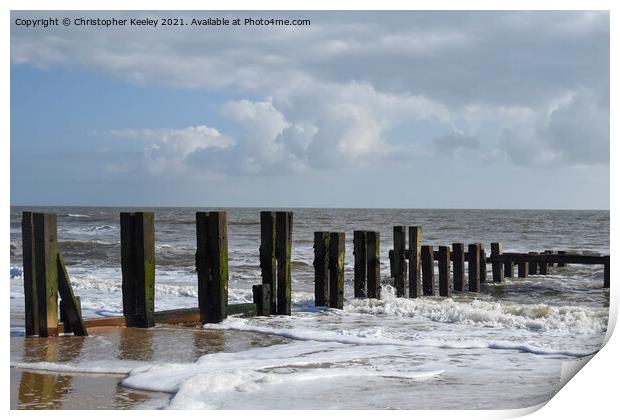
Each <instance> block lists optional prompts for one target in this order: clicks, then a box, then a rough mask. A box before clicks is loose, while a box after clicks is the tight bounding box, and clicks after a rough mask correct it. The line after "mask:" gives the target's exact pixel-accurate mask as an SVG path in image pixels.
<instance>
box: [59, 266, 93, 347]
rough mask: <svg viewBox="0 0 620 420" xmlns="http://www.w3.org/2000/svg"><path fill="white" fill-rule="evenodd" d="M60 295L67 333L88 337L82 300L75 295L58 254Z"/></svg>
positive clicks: (63, 320) (62, 315)
mask: <svg viewBox="0 0 620 420" xmlns="http://www.w3.org/2000/svg"><path fill="white" fill-rule="evenodd" d="M57 258H58V261H57V266H58V293H59V294H60V298H61V301H60V313H61V318H62V322H63V326H64V331H63V332H65V333H69V332H72V333H73V334H74V335H78V336H87V335H88V332H87V331H86V324H84V320H83V319H82V310H81V307H80V305H81V302H80V298H79V297H76V296H75V295H74V294H73V288H72V287H71V282H70V281H69V274H68V273H67V268H66V267H65V261H64V259H63V257H62V255H60V254H58V257H57Z"/></svg>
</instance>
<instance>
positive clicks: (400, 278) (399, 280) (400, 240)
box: [393, 226, 407, 297]
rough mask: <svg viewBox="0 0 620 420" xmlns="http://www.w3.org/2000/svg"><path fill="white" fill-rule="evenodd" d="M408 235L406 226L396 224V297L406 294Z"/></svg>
mask: <svg viewBox="0 0 620 420" xmlns="http://www.w3.org/2000/svg"><path fill="white" fill-rule="evenodd" d="M406 247H407V236H406V232H405V227H404V226H394V274H393V277H394V288H395V289H396V297H404V296H405V267H406V266H405V248H406Z"/></svg>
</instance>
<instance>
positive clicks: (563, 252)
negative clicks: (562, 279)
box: [558, 251, 566, 267]
mask: <svg viewBox="0 0 620 420" xmlns="http://www.w3.org/2000/svg"><path fill="white" fill-rule="evenodd" d="M565 254H566V251H558V255H565ZM558 267H566V263H563V262H559V263H558Z"/></svg>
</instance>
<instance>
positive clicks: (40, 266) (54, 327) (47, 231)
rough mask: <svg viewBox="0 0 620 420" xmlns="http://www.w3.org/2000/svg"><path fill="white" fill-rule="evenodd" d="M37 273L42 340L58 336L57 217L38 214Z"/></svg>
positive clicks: (35, 232) (33, 218)
mask: <svg viewBox="0 0 620 420" xmlns="http://www.w3.org/2000/svg"><path fill="white" fill-rule="evenodd" d="M32 221H33V227H34V265H35V266H34V271H35V279H36V283H37V285H36V290H37V306H38V308H37V311H38V318H39V336H40V337H49V336H55V335H58V266H57V257H56V255H57V242H58V238H57V229H56V215H55V214H53V213H34V214H33V216H32Z"/></svg>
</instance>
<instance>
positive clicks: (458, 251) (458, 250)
mask: <svg viewBox="0 0 620 420" xmlns="http://www.w3.org/2000/svg"><path fill="white" fill-rule="evenodd" d="M452 277H453V282H454V290H455V291H457V292H463V291H465V245H464V244H463V243H462V242H455V243H453V244H452Z"/></svg>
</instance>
